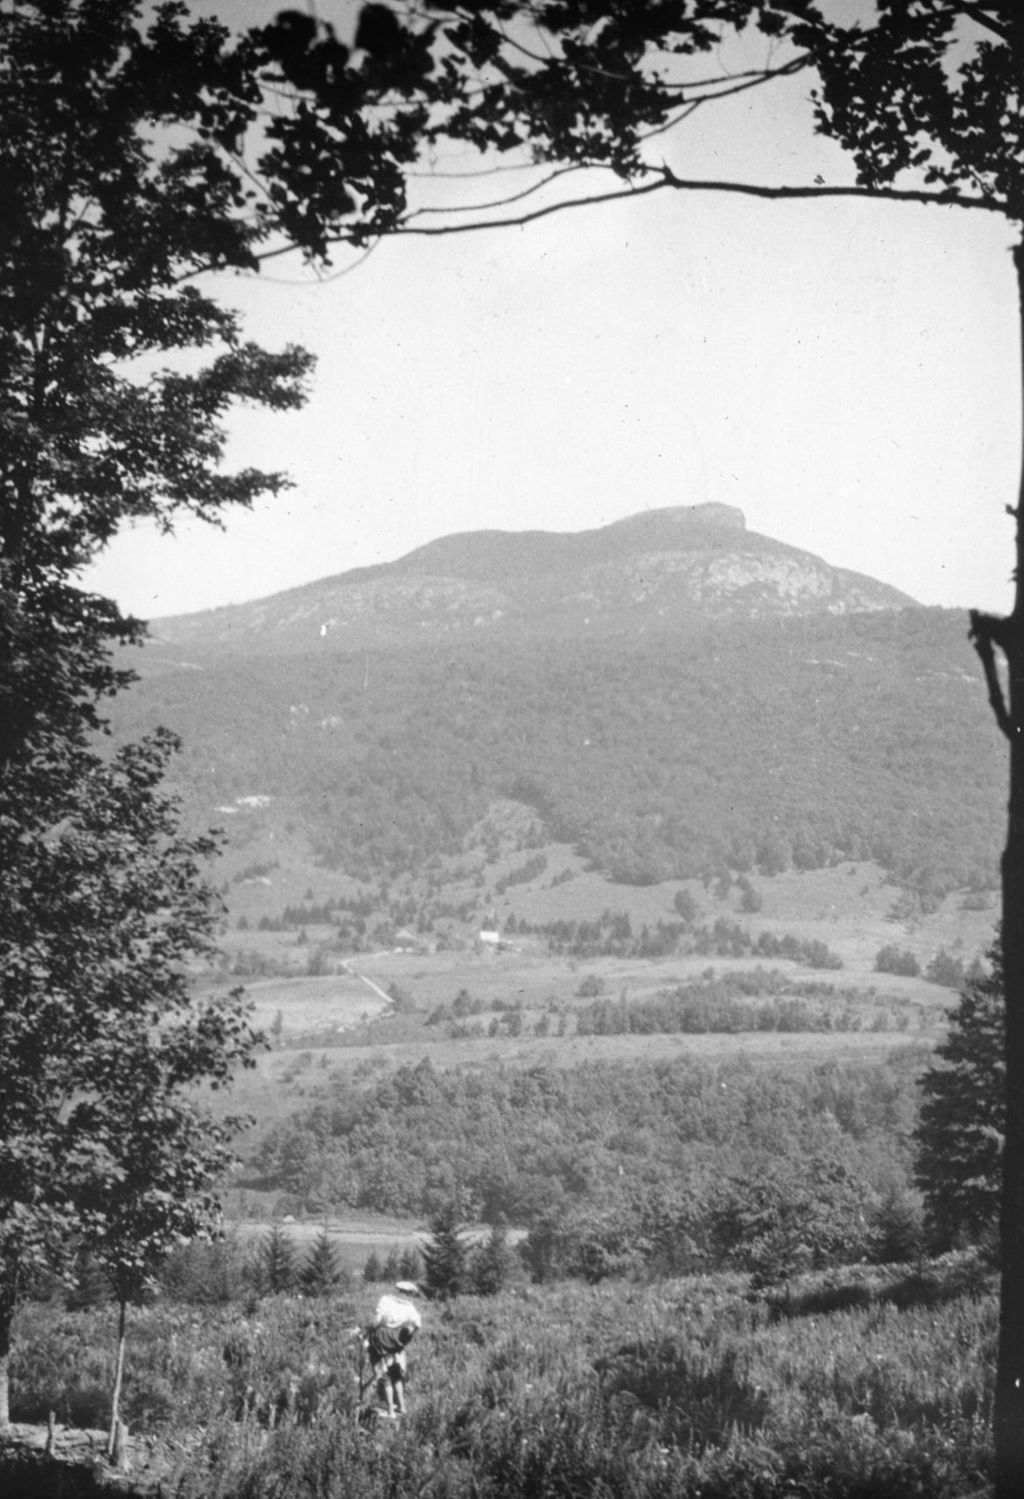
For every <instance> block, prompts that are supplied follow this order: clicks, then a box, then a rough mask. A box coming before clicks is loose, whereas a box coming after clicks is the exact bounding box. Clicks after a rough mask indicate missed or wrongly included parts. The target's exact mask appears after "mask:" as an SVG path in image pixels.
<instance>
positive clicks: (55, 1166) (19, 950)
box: [0, 732, 258, 1414]
mask: <svg viewBox="0 0 1024 1499" xmlns="http://www.w3.org/2000/svg"><path fill="white" fill-rule="evenodd" d="M175 747H176V744H175V741H174V739H173V736H171V735H169V734H167V733H166V732H160V733H157V734H155V735H154V736H153V737H152V738H151V739H150V740H148V741H145V742H143V743H141V744H135V745H129V746H126V747H125V748H123V749H122V750H120V751H119V752H118V753H117V754H115V755H114V756H112V757H111V758H110V759H108V760H103V759H101V758H100V757H99V756H98V755H97V754H96V753H95V752H94V751H91V750H88V749H85V748H83V747H80V746H79V747H76V746H74V745H72V744H69V742H68V741H67V740H61V739H59V738H56V737H54V739H53V740H52V741H51V742H50V744H49V745H47V746H41V747H40V750H39V752H38V754H37V757H36V759H35V760H34V761H33V763H32V765H31V767H30V768H28V769H26V771H25V773H23V774H21V775H17V776H16V775H14V774H13V773H12V769H11V767H10V766H8V772H7V775H6V777H5V783H4V791H5V792H7V791H9V789H10V788H11V787H12V786H17V787H20V788H21V790H22V792H23V800H22V801H21V803H20V804H19V806H18V807H17V809H16V813H15V811H14V810H12V808H11V806H10V804H9V803H8V802H6V801H4V802H0V863H2V866H3V868H4V879H3V881H2V882H0V933H2V937H0V943H2V946H0V954H2V959H3V962H2V970H0V974H2V995H3V1005H2V1009H0V1069H2V1074H3V1089H2V1092H0V1288H2V1300H0V1414H6V1411H7V1403H6V1402H7V1380H6V1376H7V1358H8V1357H9V1353H10V1331H11V1321H12V1318H13V1312H14V1308H15V1305H16V1302H17V1298H18V1295H19V1292H20V1290H21V1289H22V1288H23V1286H24V1285H25V1283H26V1280H28V1279H29V1278H31V1276H33V1275H34V1274H37V1273H38V1272H39V1271H41V1270H43V1269H44V1268H46V1267H48V1266H58V1267H59V1266H60V1265H61V1264H62V1262H63V1261H64V1259H65V1258H66V1254H67V1251H68V1250H69V1249H70V1248H72V1247H74V1245H75V1243H76V1242H77V1243H79V1244H82V1245H84V1247H85V1248H87V1249H89V1250H91V1252H92V1253H93V1254H94V1256H95V1257H96V1259H97V1260H98V1261H99V1262H100V1263H101V1264H102V1265H103V1266H104V1268H105V1270H106V1271H107V1273H108V1276H109V1277H110V1279H111V1282H112V1284H113V1286H114V1289H115V1292H116V1294H117V1296H118V1298H119V1300H120V1302H121V1306H122V1312H123V1309H124V1307H125V1306H126V1305H127V1304H128V1302H129V1301H131V1300H134V1299H137V1297H138V1296H139V1295H140V1294H141V1292H142V1290H143V1288H144V1286H145V1284H146V1283H147V1282H148V1280H149V1278H150V1276H151V1275H152V1273H153V1272H154V1270H155V1269H156V1268H157V1266H158V1265H159V1263H160V1261H161V1260H162V1259H163V1257H164V1256H165V1255H166V1253H167V1252H168V1251H169V1250H170V1249H171V1248H172V1247H174V1245H175V1244H177V1243H179V1242H181V1241H182V1240H183V1239H185V1238H187V1237H190V1236H194V1235H195V1234H196V1233H198V1232H200V1231H202V1230H207V1229H210V1228H212V1227H215V1225H216V1220H217V1212H216V1205H215V1203H214V1201H213V1199H212V1198H210V1197H208V1196H206V1195H205V1193H206V1190H207V1188H208V1187H209V1184H210V1182H211V1180H212V1179H214V1178H216V1177H217V1176H219V1175H221V1174H222V1172H223V1170H224V1168H225V1166H226V1164H227V1163H228V1162H229V1160H230V1159H231V1158H232V1157H231V1152H230V1149H229V1143H228V1142H229V1140H230V1136H231V1134H232V1132H233V1130H234V1128H235V1126H236V1123H237V1121H235V1120H233V1119H232V1118H230V1117H228V1118H225V1119H222V1120H220V1121H218V1120H215V1119H214V1118H213V1117H212V1116H211V1114H210V1112H209V1109H208V1107H207V1105H206V1103H205V1101H204V1099H203V1097H202V1096H201V1094H200V1093H198V1092H197V1091H196V1085H197V1084H207V1085H212V1086H213V1087H214V1088H219V1087H221V1086H222V1085H224V1084H225V1083H227V1082H228V1080H229V1078H230V1076H231V1073H232V1071H233V1069H234V1067H235V1066H236V1065H237V1064H238V1063H240V1062H241V1063H245V1062H247V1061H248V1060H249V1059H250V1058H251V1054H252V1051H253V1048H254V1046H255V1045H256V1043H257V1041H258V1034H257V1032H256V1031H255V1030H254V1029H253V1028H252V1026H251V1025H250V1022H249V1017H248V1007H247V1005H246V1003H245V1002H244V1000H243V998H242V996H241V994H240V993H238V992H236V993H235V994H234V995H232V996H231V997H229V998H228V999H226V1000H221V999H216V998H212V999H205V1000H197V999H196V998H195V997H194V996H193V994H192V992H191V984H190V981H189V977H188V969H187V965H188V964H189V963H190V962H195V961H197V960H199V961H202V960H207V961H209V959H210V957H211V955H212V950H213V945H214V937H215V932H216V926H217V922H218V920H219V917H220V910H221V907H220V902H219V900H217V899H216V898H215V896H214V894H213V892H212V890H211V889H210V888H209V887H208V886H207V885H205V884H204V883H203V881H202V880H201V878H200V873H199V871H200V865H201V864H202V863H203V862H205V861H206V860H207V859H208V857H209V855H210V853H211V852H212V850H213V848H214V847H215V843H214V840H213V839H211V838H208V837H201V838H188V837H185V836H184V835H183V834H182V833H181V832H180V829H179V826H178V814H177V808H176V806H175V804H174V802H173V801H172V800H171V799H169V798H168V797H166V796H164V795H161V794H160V792H159V789H158V788H159V784H160V781H161V778H162V776H163V774H164V771H165V767H166V764H167V760H168V758H169V757H170V755H171V754H173V752H174V750H175ZM122 1323H123V1317H122ZM122 1331H123V1326H122Z"/></svg>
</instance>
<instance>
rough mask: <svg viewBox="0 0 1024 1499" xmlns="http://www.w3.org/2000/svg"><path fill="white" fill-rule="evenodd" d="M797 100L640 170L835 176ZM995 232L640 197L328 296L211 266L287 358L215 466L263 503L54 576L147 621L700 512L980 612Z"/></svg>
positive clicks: (716, 124)
mask: <svg viewBox="0 0 1024 1499" xmlns="http://www.w3.org/2000/svg"><path fill="white" fill-rule="evenodd" d="M207 8H209V7H207ZM237 9H238V7H237V6H236V7H233V8H232V14H235V13H236V12H237ZM319 9H320V13H321V15H325V14H326V12H327V11H328V10H329V9H330V5H329V3H328V0H321V3H320V7H319ZM727 61H728V60H727ZM806 94H807V82H806V80H805V79H802V78H799V77H797V78H794V79H790V80H785V81H784V82H782V83H779V84H772V85H770V86H769V87H768V88H767V89H765V90H760V91H756V92H755V93H753V94H747V95H745V96H743V97H742V98H740V99H737V100H733V101H730V102H729V103H728V104H726V103H723V104H719V105H715V106H712V107H708V108H706V109H705V110H703V111H699V112H698V113H697V115H695V116H694V118H693V120H692V121H691V122H688V123H687V124H685V125H684V126H682V127H681V128H680V129H679V130H678V131H677V132H675V133H674V134H673V135H672V136H669V137H664V138H662V140H661V141H660V142H659V146H658V151H659V154H660V156H661V157H663V159H664V160H666V161H667V162H668V163H669V164H670V165H671V166H672V167H673V169H674V170H675V171H676V173H677V174H679V175H685V176H702V177H733V178H736V179H743V180H756V181H763V182H769V183H791V184H796V183H809V182H812V181H813V180H814V178H815V176H822V177H824V179H825V181H827V182H829V183H840V182H850V181H852V180H853V179H852V171H851V168H850V166H849V164H848V163H847V162H846V161H845V159H844V158H843V157H842V155H841V153H840V152H839V151H838V148H836V147H835V146H834V145H832V144H831V143H829V142H827V141H824V140H822V139H821V138H818V137H815V136H814V135H813V133H812V129H811V123H810V113H809V108H808V106H807V103H806ZM449 165H451V163H449ZM456 165H460V163H456ZM584 185H585V184H584V183H583V182H582V180H580V179H577V180H576V182H575V183H574V185H573V191H574V192H578V191H579V189H580V187H581V186H584ZM606 186H607V178H604V177H601V176H600V175H597V176H596V177H595V179H594V187H595V189H596V190H601V189H602V188H605V187H606ZM493 187H494V183H493V181H487V180H486V179H485V180H484V181H483V182H482V183H476V184H469V183H467V184H466V185H465V186H464V187H461V188H460V189H459V191H460V192H463V193H466V194H467V195H468V194H469V193H470V192H471V191H481V192H483V193H485V194H491V193H492V192H493ZM1013 238H1014V233H1013V226H1011V225H1010V224H1008V223H1007V222H1006V221H1004V220H1003V219H1002V218H1000V217H999V216H998V215H994V214H989V213H984V212H979V211H967V210H963V209H956V208H951V207H934V206H916V205H894V204H883V203H870V202H864V201H860V202H852V201H849V200H828V199H822V200H819V201H817V202H798V203H769V202H763V201H756V200H740V199H736V198H727V197H725V196H723V195H720V194H712V193H699V194H693V193H668V192H666V193H659V194H654V195H652V196H650V197H646V198H641V199H636V200H634V201H632V202H619V203H615V204H608V205H605V206H598V207H591V208H586V209H583V210H576V211H572V212H567V213H564V214H561V215H554V216H552V217H549V218H547V219H545V220H542V221H541V222H539V223H536V224H533V225H530V226H527V227H525V228H521V229H519V228H517V229H495V230H489V231H487V232H483V233H477V234H472V235H466V236H461V237H460V236H455V237H450V238H446V239H440V240H424V239H415V238H410V239H407V240H404V241H388V242H385V243H383V244H381V245H380V246H379V247H378V248H376V249H375V250H374V252H373V253H372V254H371V255H370V256H369V257H368V258H367V259H366V260H365V261H364V262H363V263H362V264H361V265H360V266H358V267H357V268H355V269H352V270H348V271H347V272H346V273H345V274H342V275H337V276H335V277H334V278H332V279H323V280H319V281H318V280H317V279H316V278H315V277H313V276H312V275H311V274H310V273H309V272H308V271H307V270H306V269H304V267H303V266H302V264H301V262H300V261H298V260H297V259H295V260H281V261H275V262H273V263H272V267H268V268H267V270H266V271H265V272H264V273H263V274H262V275H261V276H259V277H258V278H255V277H252V278H242V277H229V278H221V279H219V280H218V281H217V282H216V285H215V290H216V294H217V295H218V296H219V297H220V299H221V300H223V301H224V302H225V303H227V304H229V305H232V306H235V307H237V308H238V309H239V310H240V312H241V313H242V316H243V326H244V329H245V332H246V335H247V336H249V337H252V338H254V339H256V340H257V341H258V342H260V343H263V344H265V345H267V346H268V347H280V346H281V345H283V344H284V343H299V344H302V345H304V346H305V347H306V348H308V349H310V350H311V351H312V352H313V353H315V354H316V356H317V360H318V364H317V370H316V373H315V376H314V379H313V382H312V385H311V389H310V396H309V400H308V403H307V405H306V406H305V408H304V409H303V410H302V411H301V412H298V413H291V414H287V415H270V414H267V413H264V412H241V413H239V414H238V415H237V416H236V417H233V418H232V420H231V424H230V429H231V442H230V445H229V462H230V464H231V465H233V466H241V465H249V464H255V465H257V466H264V467H267V468H273V469H284V470H286V471H287V472H288V473H289V474H290V475H291V477H292V480H293V483H294V487H293V488H292V489H291V490H289V491H287V492H285V493H283V494H281V495H279V496H277V497H276V498H267V499H265V500H263V501H261V502H259V503H258V504H257V505H256V506H255V507H254V508H253V510H252V511H251V512H248V513H246V512H235V513H233V514H231V515H230V516H228V517H227V520H226V525H225V528H224V530H223V531H217V530H215V529H213V528H211V527H209V526H206V525H202V524H200V523H198V522H196V523H184V524H182V525H180V527H179V528H178V530H177V532H176V534H175V535H173V536H171V537H167V536H162V535H159V534H157V533H156V532H155V531H154V530H153V529H151V528H148V527H145V526H141V527H139V528H137V529H135V530H133V531H130V532H127V533H124V534H122V535H121V536H120V537H119V538H117V539H116V540H115V541H114V542H113V543H112V544H111V546H110V547H109V549H108V551H107V552H106V553H105V554H104V555H103V556H102V557H101V558H100V559H99V560H98V562H97V563H96V564H95V565H94V566H93V567H92V568H90V569H89V571H88V573H87V574H86V575H85V576H84V577H83V579H82V581H83V583H84V584H85V585H86V586H88V587H90V588H92V589H95V590H96V591H99V592H102V593H106V594H109V595H111V596H113V597H114V598H116V599H117V601H118V602H119V603H120V604H121V606H122V607H123V608H124V609H126V610H129V611H131V612H132V613H135V614H137V615H140V616H142V617H143V618H158V617H160V616H165V615H169V614H180V613H186V612H192V611H195V610H200V609H207V608H211V607H215V606H218V605H223V604H228V603H238V602H242V601H244V600H248V599H253V598H259V597H263V596H266V595H268V594H272V593H276V592H279V591H281V590H283V589H287V588H291V587H295V586H298V585H301V584H304V583H307V582H310V581H313V580H315V579H318V578H323V577H329V576H333V575H336V574H339V573H343V572H346V571H348V570H349V569H351V568H355V567H362V566H366V565H368V564H373V563H380V562H388V561H391V560H394V559H395V558H397V557H400V556H402V555H404V554H405V553H407V552H409V551H412V550H413V549H414V548H416V547H418V546H421V545H423V544H424V543H426V542H427V541H430V540H432V539H434V538H436V537H439V536H444V535H450V534H453V533H456V532H462V531H471V530H482V529H489V530H503V531H520V530H545V531H581V530H588V529H592V528H595V527H599V526H604V525H607V524H609V523H610V522H612V521H615V520H619V519H621V518H623V517H625V516H628V515H632V514H635V513H637V512H639V511H643V510H648V509H657V508H660V507H662V506H666V505H695V504H702V503H705V502H708V501H718V502H723V503H726V504H729V505H734V506H738V507H739V508H740V509H742V511H743V512H744V514H745V516H746V521H747V526H748V528H749V529H750V530H753V531H758V532H761V533H763V534H766V535H768V536H772V537H774V538H775V539H777V540H779V541H783V542H787V543H789V544H790V545H792V546H796V547H801V548H804V549H806V550H807V551H810V552H813V553H815V554H817V555H819V556H821V557H823V558H824V559H825V560H826V561H827V562H829V563H832V564H833V565H835V566H838V567H845V568H851V569H853V570H855V571H858V572H862V573H867V574H869V575H871V576H873V577H876V578H878V579H880V580H882V581H883V582H886V583H889V584H892V585H893V586H895V587H897V588H900V589H902V590H904V591H905V592H906V593H908V594H909V595H910V596H911V597H912V598H914V599H916V600H917V601H919V602H921V603H926V604H941V605H947V606H956V607H968V606H969V607H980V608H983V609H987V610H991V611H994V612H1003V611H1005V610H1007V609H1008V608H1009V607H1010V605H1011V587H1010V574H1011V569H1012V565H1013V529H1012V522H1011V520H1010V519H1009V518H1008V517H1007V515H1006V513H1005V508H1006V506H1007V505H1008V504H1012V503H1015V501H1016V491H1017V483H1018V470H1019V450H1020V442H1021V418H1020V406H1021V395H1020V373H1019V339H1020V334H1019V322H1018V317H1017V308H1016V291H1015V282H1014V275H1013V267H1012V261H1011V258H1010V247H1011V245H1012V243H1013ZM343 268H344V262H339V265H338V269H339V270H340V269H343ZM212 285H213V283H211V286H212Z"/></svg>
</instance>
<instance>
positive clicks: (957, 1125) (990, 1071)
mask: <svg viewBox="0 0 1024 1499" xmlns="http://www.w3.org/2000/svg"><path fill="white" fill-rule="evenodd" d="M988 957H989V965H990V966H989V968H988V969H987V970H986V969H984V968H982V967H981V966H980V965H977V964H976V965H974V966H973V967H972V969H971V971H970V973H969V974H968V976H967V978H966V980H965V981H964V984H963V986H962V988H961V990H960V998H959V1001H958V1003H957V1004H956V1006H955V1008H954V1009H952V1010H951V1011H950V1012H949V1019H950V1028H949V1032H948V1034H947V1036H946V1038H945V1039H944V1040H943V1041H941V1042H940V1043H939V1045H938V1046H937V1047H936V1048H935V1051H936V1056H937V1058H938V1059H939V1060H938V1065H934V1066H932V1067H930V1068H929V1069H928V1071H927V1072H926V1073H925V1074H924V1076H923V1078H922V1079H921V1090H922V1093H923V1095H924V1100H923V1102H922V1105H921V1115H920V1120H919V1123H918V1126H917V1129H916V1131H915V1139H916V1142H917V1162H916V1167H915V1175H916V1178H917V1183H918V1186H919V1187H920V1188H921V1190H922V1192H923V1193H924V1198H925V1218H926V1223H927V1226H928V1229H929V1231H930V1233H931V1235H932V1236H933V1239H934V1241H935V1244H936V1247H937V1248H939V1249H948V1248H949V1247H950V1246H951V1245H953V1244H955V1243H957V1242H959V1241H961V1240H964V1239H966V1240H969V1241H976V1240H977V1239H978V1238H979V1237H980V1236H981V1235H983V1234H984V1233H985V1232H986V1231H988V1230H990V1229H991V1228H992V1227H993V1226H994V1225H995V1224H996V1222H997V1221H998V1215H999V1194H1000V1182H1001V1174H1002V1154H1003V1139H1004V1131H1005V1118H1006V1059H1005V1053H1004V1048H1003V1033H1004V1026H1005V1011H1006V1005H1005V999H1004V988H1003V955H1002V946H1001V944H1000V942H999V941H998V940H997V941H996V942H995V943H994V944H993V946H992V947H991V948H990V949H989V953H988Z"/></svg>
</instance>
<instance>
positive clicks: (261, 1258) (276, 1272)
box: [253, 1223, 298, 1296]
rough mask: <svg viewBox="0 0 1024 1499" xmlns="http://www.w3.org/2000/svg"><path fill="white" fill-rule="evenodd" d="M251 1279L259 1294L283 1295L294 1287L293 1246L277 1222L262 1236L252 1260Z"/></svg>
mask: <svg viewBox="0 0 1024 1499" xmlns="http://www.w3.org/2000/svg"><path fill="white" fill-rule="evenodd" d="M253 1281H254V1283H255V1285H256V1288H257V1290H258V1291H259V1292H260V1293H261V1294H265V1295H268V1296H283V1295H286V1294H287V1293H288V1292H289V1291H293V1290H294V1289H295V1286H296V1283H297V1281H298V1267H297V1265H296V1263H295V1246H294V1244H293V1243H292V1241H291V1239H290V1238H289V1237H288V1235H287V1234H286V1233H285V1231H284V1229H283V1228H282V1227H281V1225H280V1224H279V1223H275V1224H274V1225H273V1227H272V1228H271V1229H269V1230H268V1232H267V1234H266V1235H265V1237H264V1238H263V1241H262V1243H261V1244H260V1245H259V1247H258V1249H257V1251H256V1258H255V1260H254V1262H253Z"/></svg>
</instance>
